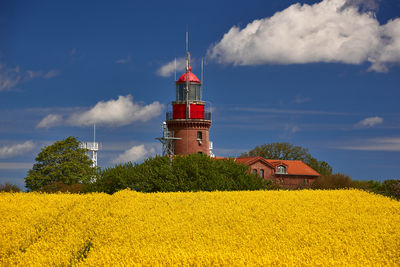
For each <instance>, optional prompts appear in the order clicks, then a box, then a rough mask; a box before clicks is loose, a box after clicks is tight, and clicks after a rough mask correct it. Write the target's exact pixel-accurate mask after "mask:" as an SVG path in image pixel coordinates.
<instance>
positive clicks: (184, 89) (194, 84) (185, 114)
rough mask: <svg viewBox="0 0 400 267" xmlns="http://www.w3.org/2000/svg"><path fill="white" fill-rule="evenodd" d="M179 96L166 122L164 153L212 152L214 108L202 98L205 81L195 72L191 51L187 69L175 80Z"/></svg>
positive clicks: (208, 153)
mask: <svg viewBox="0 0 400 267" xmlns="http://www.w3.org/2000/svg"><path fill="white" fill-rule="evenodd" d="M175 91H176V98H175V101H172V103H171V106H172V111H167V113H166V121H165V122H164V124H163V137H161V138H157V139H158V140H160V141H161V143H162V144H163V153H164V155H169V156H171V155H188V154H206V155H210V156H214V155H213V153H212V142H210V141H209V129H210V127H211V111H209V110H208V107H207V106H206V102H205V101H203V100H202V82H201V81H200V80H199V79H198V78H197V77H196V75H195V74H194V73H193V72H192V68H191V66H190V53H189V52H186V72H185V73H183V74H182V76H180V78H179V79H178V80H176V81H175Z"/></svg>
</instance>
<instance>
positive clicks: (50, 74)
mask: <svg viewBox="0 0 400 267" xmlns="http://www.w3.org/2000/svg"><path fill="white" fill-rule="evenodd" d="M58 75H60V72H59V71H58V70H49V71H48V72H45V73H44V74H43V76H42V77H43V78H44V79H50V78H53V77H55V76H58Z"/></svg>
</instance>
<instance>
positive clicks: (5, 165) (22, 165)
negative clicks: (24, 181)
mask: <svg viewBox="0 0 400 267" xmlns="http://www.w3.org/2000/svg"><path fill="white" fill-rule="evenodd" d="M32 166H33V163H31V162H0V169H2V170H23V169H30V168H32ZM14 179H18V178H13V179H12V180H14ZM2 180H4V179H2Z"/></svg>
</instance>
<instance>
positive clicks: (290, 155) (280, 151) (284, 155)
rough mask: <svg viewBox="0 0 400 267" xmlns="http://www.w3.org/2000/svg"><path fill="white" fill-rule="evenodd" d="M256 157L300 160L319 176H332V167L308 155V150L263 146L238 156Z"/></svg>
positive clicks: (283, 145) (273, 145)
mask: <svg viewBox="0 0 400 267" xmlns="http://www.w3.org/2000/svg"><path fill="white" fill-rule="evenodd" d="M256 156H260V157H263V158H267V159H280V160H301V161H303V162H304V163H306V164H307V165H308V166H310V167H311V168H313V169H314V170H316V171H317V172H319V173H320V174H321V175H330V174H332V167H331V166H330V165H329V164H328V163H327V162H325V161H318V160H317V159H316V158H314V157H312V156H311V155H310V153H308V149H306V148H302V147H300V146H294V145H292V144H289V143H271V144H264V145H261V146H256V147H255V148H254V149H252V150H250V151H249V152H246V153H242V154H241V155H240V157H256Z"/></svg>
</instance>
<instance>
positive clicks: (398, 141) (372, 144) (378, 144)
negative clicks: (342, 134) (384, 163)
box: [339, 137, 400, 151]
mask: <svg viewBox="0 0 400 267" xmlns="http://www.w3.org/2000/svg"><path fill="white" fill-rule="evenodd" d="M339 148H340V149H346V150H361V151H400V137H382V138H373V139H367V140H363V141H359V140H357V142H356V143H355V144H352V145H347V146H342V147H339Z"/></svg>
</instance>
